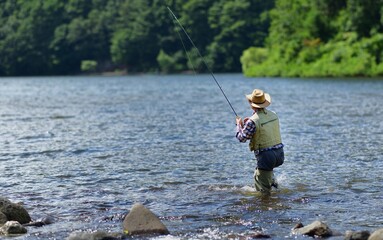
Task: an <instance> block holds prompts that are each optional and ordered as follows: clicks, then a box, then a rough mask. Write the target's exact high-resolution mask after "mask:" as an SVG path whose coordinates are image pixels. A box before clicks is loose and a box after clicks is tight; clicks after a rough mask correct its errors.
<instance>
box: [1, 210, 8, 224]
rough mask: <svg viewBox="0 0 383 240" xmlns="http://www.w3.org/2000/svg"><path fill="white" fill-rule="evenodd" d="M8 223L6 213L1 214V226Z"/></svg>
mask: <svg viewBox="0 0 383 240" xmlns="http://www.w3.org/2000/svg"><path fill="white" fill-rule="evenodd" d="M7 221H8V218H7V216H5V214H4V213H2V212H0V226H2V225H4V224H5V223H6V222H7Z"/></svg>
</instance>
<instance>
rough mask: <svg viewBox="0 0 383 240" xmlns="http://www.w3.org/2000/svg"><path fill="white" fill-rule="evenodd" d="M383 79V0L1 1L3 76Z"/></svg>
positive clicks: (1, 62) (0, 34)
mask: <svg viewBox="0 0 383 240" xmlns="http://www.w3.org/2000/svg"><path fill="white" fill-rule="evenodd" d="M167 7H170V8H171V9H172V10H173V12H174V13H175V15H176V16H177V18H178V20H179V21H180V23H182V25H183V26H184V28H185V29H186V31H187V32H188V34H189V35H190V38H191V39H192V40H193V42H194V43H195V45H196V46H197V48H198V50H199V52H200V53H201V54H202V56H203V58H204V60H205V62H206V63H207V65H208V66H209V68H210V69H211V70H212V71H214V72H241V71H243V72H244V74H245V75H247V76H361V75H366V76H377V75H383V64H381V59H382V57H383V56H382V54H383V53H382V49H383V33H382V30H383V0H289V1H285V0H108V1H104V0H28V1H24V0H0V76H25V75H69V74H80V73H99V72H121V73H138V72H163V73H174V72H184V71H197V72H206V71H207V70H208V69H207V68H206V66H205V65H204V63H203V60H202V59H201V57H200V56H199V55H198V51H196V49H195V48H193V45H192V44H191V43H190V41H189V40H188V38H187V37H186V36H185V34H184V33H183V32H182V29H181V28H180V26H179V25H178V24H177V22H176V21H175V19H174V18H173V17H172V15H171V14H170V12H169V10H168V8H167Z"/></svg>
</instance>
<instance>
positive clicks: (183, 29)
mask: <svg viewBox="0 0 383 240" xmlns="http://www.w3.org/2000/svg"><path fill="white" fill-rule="evenodd" d="M167 8H168V10H169V12H170V14H171V15H172V16H173V18H174V19H175V20H176V22H177V23H178V24H179V25H180V27H181V29H182V31H183V32H184V33H185V35H186V37H187V38H188V39H189V41H190V43H191V44H192V45H193V47H194V49H195V50H196V51H197V53H198V55H199V56H200V58H201V59H202V62H203V63H204V64H205V66H206V68H207V70H208V71H209V72H210V75H211V76H212V77H213V79H214V81H215V83H216V84H217V86H218V87H219V89H220V90H221V93H222V94H223V96H224V97H225V99H226V101H227V103H228V104H229V106H230V108H231V110H232V111H233V113H234V114H235V116H238V114H237V113H236V112H235V110H234V108H233V106H232V105H231V103H230V101H229V99H228V98H227V96H226V94H225V92H224V91H223V89H222V87H221V85H220V84H219V82H218V81H217V79H216V78H215V76H214V74H213V71H211V70H210V68H209V66H208V65H207V63H206V61H205V58H204V57H203V56H202V54H201V52H200V51H199V50H198V48H197V47H196V45H195V44H194V42H193V40H192V39H191V38H190V36H189V34H188V33H187V32H186V30H185V28H184V27H183V26H182V24H181V22H180V21H179V20H178V18H177V17H176V15H175V14H174V13H173V11H172V10H171V9H170V8H169V7H167ZM182 44H183V43H182ZM184 47H185V46H184ZM185 51H186V49H185ZM193 68H194V67H193ZM193 70H194V69H193Z"/></svg>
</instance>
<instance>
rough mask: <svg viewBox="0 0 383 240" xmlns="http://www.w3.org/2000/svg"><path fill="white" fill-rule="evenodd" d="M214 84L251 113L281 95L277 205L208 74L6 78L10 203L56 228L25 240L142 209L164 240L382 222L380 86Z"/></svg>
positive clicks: (112, 225) (4, 181)
mask: <svg viewBox="0 0 383 240" xmlns="http://www.w3.org/2000/svg"><path fill="white" fill-rule="evenodd" d="M216 77H217V79H218V81H219V82H220V83H221V85H222V87H223V89H224V90H225V91H226V94H227V96H228V98H229V99H230V100H231V102H232V104H233V106H234V108H235V110H236V111H237V113H238V114H239V115H241V116H247V115H249V114H250V113H251V111H250V109H249V106H248V103H247V101H246V99H245V97H244V94H248V93H251V91H252V90H253V88H255V87H257V88H262V89H265V90H266V91H267V92H269V93H270V94H271V96H272V100H273V102H272V105H271V106H270V109H271V110H275V111H276V112H277V113H278V114H279V117H280V121H281V131H282V138H283V142H284V144H285V146H286V147H285V154H286V161H285V164H284V165H283V166H282V167H280V168H278V169H276V171H275V172H276V175H277V177H278V180H279V183H280V189H279V190H278V191H276V192H273V194H272V195H271V196H270V197H260V196H259V195H257V194H256V193H255V192H254V188H253V177H252V175H253V170H254V167H255V162H254V160H253V155H252V154H251V153H250V152H249V151H248V150H247V149H248V148H247V144H241V143H239V142H238V141H237V140H236V139H235V138H234V131H235V130H234V129H235V125H234V123H235V120H234V117H235V116H234V114H233V112H231V109H230V107H229V105H228V104H227V103H226V102H225V99H224V97H223V95H222V94H221V92H220V91H219V89H218V87H217V86H216V85H215V82H214V81H213V79H212V78H211V76H209V75H201V76H187V75H172V76H150V75H143V76H128V77H126V76H124V77H49V78H3V79H0V109H1V110H0V111H1V112H0V136H1V137H0V146H1V151H0V172H1V174H0V183H1V195H2V196H5V197H7V198H9V199H10V200H12V201H14V202H23V204H24V206H25V207H26V208H27V210H28V211H29V213H30V214H31V216H32V218H33V219H38V218H41V217H44V216H52V217H53V218H54V219H55V223H54V224H51V225H47V226H44V227H41V228H32V227H30V228H28V234H26V235H24V236H22V237H17V238H15V239H65V238H66V237H67V236H69V234H70V233H71V232H73V231H88V232H90V231H94V230H102V231H107V232H122V220H123V217H124V215H125V214H126V213H127V212H128V211H129V209H130V208H131V207H132V205H133V204H134V203H136V202H140V203H143V204H144V205H145V206H147V207H148V208H149V209H151V210H152V211H153V212H155V213H156V214H157V215H158V216H159V217H160V218H161V220H162V221H163V222H164V224H165V225H166V226H167V227H168V229H169V231H170V232H171V235H170V236H167V237H166V238H167V239H227V238H240V237H246V236H251V235H252V234H253V233H255V232H257V231H262V232H264V233H266V234H270V235H271V236H272V238H273V239H285V238H293V237H294V238H298V239H306V238H305V237H303V236H294V235H291V229H292V228H293V227H294V225H295V224H296V223H298V222H303V223H304V224H309V223H311V222H312V221H314V220H322V221H325V222H327V223H328V225H329V226H330V227H331V228H333V229H335V230H337V231H339V232H341V233H344V232H345V231H346V230H369V231H374V230H376V229H378V228H380V227H381V226H382V224H383V216H382V215H381V213H382V210H383V205H382V204H381V203H382V200H383V194H382V192H381V186H382V183H383V176H382V174H381V173H382V171H383V161H382V160H383V157H382V155H383V148H382V142H383V123H382V119H383V110H382V107H381V105H380V104H381V103H382V99H383V98H382V97H383V81H378V80H369V79H353V80H342V79H338V80H328V79H315V80H314V79H311V80H307V79H306V80H302V79H278V78H276V79H261V78H257V79H250V78H244V77H243V76H241V75H237V74H223V75H217V76H216ZM157 238H158V239H165V238H164V237H157ZM340 239H342V238H340Z"/></svg>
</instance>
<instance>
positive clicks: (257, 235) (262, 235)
mask: <svg viewBox="0 0 383 240" xmlns="http://www.w3.org/2000/svg"><path fill="white" fill-rule="evenodd" d="M259 238H271V236H270V235H268V234H264V233H262V232H257V233H254V234H251V235H250V236H249V239H259Z"/></svg>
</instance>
